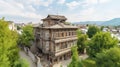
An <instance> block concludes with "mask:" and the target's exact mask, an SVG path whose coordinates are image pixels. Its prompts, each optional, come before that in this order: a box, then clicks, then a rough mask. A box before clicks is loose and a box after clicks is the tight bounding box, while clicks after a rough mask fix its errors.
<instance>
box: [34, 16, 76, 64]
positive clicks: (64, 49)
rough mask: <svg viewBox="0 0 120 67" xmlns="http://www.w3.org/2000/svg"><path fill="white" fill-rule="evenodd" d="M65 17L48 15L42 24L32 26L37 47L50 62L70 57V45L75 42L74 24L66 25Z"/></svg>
mask: <svg viewBox="0 0 120 67" xmlns="http://www.w3.org/2000/svg"><path fill="white" fill-rule="evenodd" d="M66 20H67V18H66V17H65V16H60V15H48V16H47V17H46V18H45V19H42V21H43V24H41V25H40V26H36V27H34V36H35V43H36V46H37V48H39V50H41V53H42V54H43V56H44V57H46V59H47V60H48V61H49V62H50V63H53V64H54V63H56V62H59V61H61V60H65V59H68V58H70V57H71V47H72V46H74V45H76V43H77V34H76V30H77V29H78V28H77V27H76V26H72V25H66V24H65V21H66Z"/></svg>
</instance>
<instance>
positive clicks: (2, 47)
mask: <svg viewBox="0 0 120 67" xmlns="http://www.w3.org/2000/svg"><path fill="white" fill-rule="evenodd" d="M17 39H18V37H17V33H16V32H15V31H11V30H9V28H8V23H7V22H6V21H4V19H1V20H0V67H12V66H14V62H15V61H17V60H18V58H19V54H18V48H17Z"/></svg>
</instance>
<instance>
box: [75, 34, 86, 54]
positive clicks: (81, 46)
mask: <svg viewBox="0 0 120 67" xmlns="http://www.w3.org/2000/svg"><path fill="white" fill-rule="evenodd" d="M86 45H87V35H85V34H81V35H80V36H78V41H77V47H78V51H79V52H80V53H84V49H85V48H86Z"/></svg>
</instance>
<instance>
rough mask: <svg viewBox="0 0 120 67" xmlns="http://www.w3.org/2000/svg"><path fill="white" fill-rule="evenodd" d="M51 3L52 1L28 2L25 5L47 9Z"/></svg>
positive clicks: (33, 0)
mask: <svg viewBox="0 0 120 67" xmlns="http://www.w3.org/2000/svg"><path fill="white" fill-rule="evenodd" d="M52 3H53V0H29V1H28V2H27V4H34V5H39V6H45V7H48V6H49V5H50V4H52Z"/></svg>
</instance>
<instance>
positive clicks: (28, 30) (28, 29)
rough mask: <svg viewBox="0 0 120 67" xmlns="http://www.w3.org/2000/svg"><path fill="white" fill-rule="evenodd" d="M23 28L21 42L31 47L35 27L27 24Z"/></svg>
mask: <svg viewBox="0 0 120 67" xmlns="http://www.w3.org/2000/svg"><path fill="white" fill-rule="evenodd" d="M22 30H23V31H22V35H20V37H19V44H21V45H24V46H27V47H29V46H30V45H31V41H32V40H33V38H34V36H33V27H32V26H31V25H27V26H25V27H23V28H22Z"/></svg>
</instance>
